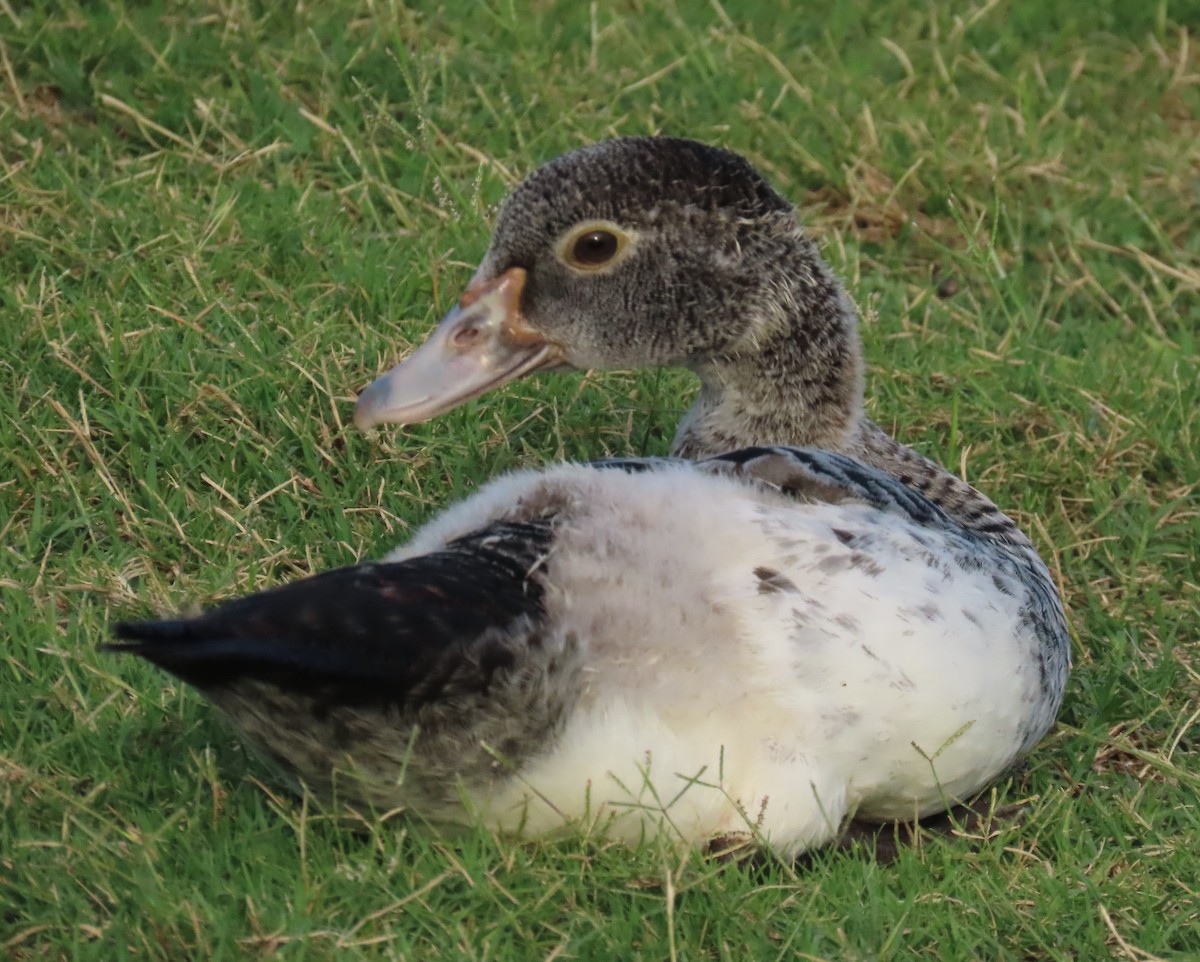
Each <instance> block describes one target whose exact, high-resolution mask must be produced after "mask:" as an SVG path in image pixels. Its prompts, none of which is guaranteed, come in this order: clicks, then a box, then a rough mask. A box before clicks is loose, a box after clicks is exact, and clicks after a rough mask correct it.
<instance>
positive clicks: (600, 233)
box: [571, 230, 621, 267]
mask: <svg viewBox="0 0 1200 962" xmlns="http://www.w3.org/2000/svg"><path fill="white" fill-rule="evenodd" d="M620 246H621V243H620V241H619V240H617V235H616V234H614V233H613V232H612V231H609V230H590V231H588V232H587V233H586V234H582V235H580V236H579V237H578V238H577V239H576V241H575V243H574V244H572V245H571V260H572V261H574V262H575V263H576V264H578V265H579V266H580V267H599V266H600V265H601V264H606V263H608V262H609V261H610V260H612V259H613V257H614V256H615V255H616V253H617V249H618V248H619V247H620Z"/></svg>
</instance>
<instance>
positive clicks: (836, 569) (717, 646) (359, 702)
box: [106, 137, 1070, 858]
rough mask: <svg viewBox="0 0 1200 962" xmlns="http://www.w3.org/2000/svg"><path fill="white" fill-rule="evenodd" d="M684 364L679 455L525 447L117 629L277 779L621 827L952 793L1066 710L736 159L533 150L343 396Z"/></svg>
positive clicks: (484, 821) (1022, 624) (1006, 594)
mask: <svg viewBox="0 0 1200 962" xmlns="http://www.w3.org/2000/svg"><path fill="white" fill-rule="evenodd" d="M654 365H682V366H685V367H689V368H690V369H692V370H693V371H695V372H696V373H697V374H698V375H699V378H700V382H701V389H700V395H699V398H698V400H697V402H696V404H695V406H694V407H693V408H692V410H691V411H690V412H689V413H688V414H687V415H686V416H685V418H684V420H683V422H682V424H681V426H680V429H679V432H678V435H677V437H676V439H675V443H674V450H673V453H672V456H669V457H640V458H610V459H605V460H602V461H597V462H591V463H583V464H571V463H568V464H559V465H554V466H549V467H544V468H540V469H526V470H523V471H518V472H515V473H513V474H509V475H506V476H502V477H500V478H497V479H495V480H493V481H491V482H489V483H487V484H485V485H483V486H482V487H481V488H480V489H479V490H478V491H477V492H476V493H475V494H473V495H472V496H471V497H469V498H467V499H466V500H464V501H462V502H460V503H458V504H455V505H453V506H451V507H449V508H448V509H446V510H445V511H443V512H442V513H441V514H440V515H439V516H438V517H436V518H435V519H434V520H432V521H431V522H429V523H428V524H426V525H425V526H424V527H423V528H422V529H420V530H419V531H418V532H417V533H416V535H414V537H413V538H412V539H411V541H409V543H408V544H406V545H404V546H402V547H400V548H398V549H396V550H395V551H393V552H392V553H390V554H388V555H386V556H385V557H384V558H383V559H382V560H380V561H378V562H370V563H364V564H359V565H353V566H349V567H346V568H341V569H335V570H333V571H330V572H325V573H322V574H318V575H314V576H311V577H308V578H305V579H301V580H299V581H296V582H293V583H291V584H287V585H283V586H281V587H277V588H273V589H270V590H268V591H265V592H260V593H258V594H254V595H250V596H248V597H244V598H240V599H237V600H234V601H231V602H227V603H225V604H223V605H220V606H218V607H216V608H215V609H213V610H211V611H208V612H206V613H203V614H201V615H198V616H195V617H192V618H170V617H168V618H164V619H158V620H150V621H139V622H121V623H118V624H117V625H115V628H114V631H115V634H116V637H117V639H118V640H117V641H116V642H115V643H111V644H109V645H107V646H106V648H107V650H112V651H117V652H123V653H128V654H134V655H137V656H140V657H142V658H144V659H146V660H148V661H150V662H151V663H153V664H155V665H157V666H158V667H160V668H162V669H164V670H165V671H167V672H169V673H171V674H173V675H175V676H176V677H178V678H180V679H181V680H182V681H184V682H185V683H187V684H189V685H191V686H193V687H195V688H197V689H198V690H199V691H200V692H201V693H202V694H203V695H204V696H205V697H206V698H207V699H209V700H210V701H211V702H212V703H213V704H214V705H216V706H217V708H218V709H219V710H221V711H222V712H223V713H224V714H225V715H226V716H227V717H228V718H229V719H230V721H231V722H232V724H233V726H234V727H235V728H236V729H237V730H239V731H240V732H241V734H242V735H243V736H244V737H245V739H246V740H247V741H248V742H249V743H250V744H251V745H252V746H253V747H254V748H256V749H257V750H258V751H259V752H260V753H261V754H262V755H263V756H264V757H265V758H266V759H267V760H268V761H269V762H271V763H273V764H274V765H275V766H276V768H277V769H278V770H279V771H280V772H281V773H282V774H283V775H284V776H285V777H287V778H288V779H290V780H291V781H292V782H293V783H295V784H296V785H297V786H301V787H303V788H305V789H308V790H311V791H312V792H313V793H314V794H315V795H316V796H318V797H321V798H325V799H337V800H339V801H349V802H351V803H358V804H363V805H367V806H371V807H373V808H379V809H384V810H392V809H397V808H403V809H406V810H408V811H409V812H411V813H413V814H415V815H417V816H419V817H421V818H422V819H424V820H425V821H427V822H428V823H429V824H431V825H433V826H435V827H454V826H464V825H482V826H484V827H486V828H489V829H492V830H495V831H499V832H503V833H507V834H515V835H520V836H523V837H540V836H550V835H554V834H557V833H560V832H562V831H565V830H570V829H571V828H572V827H576V828H578V827H580V826H582V827H583V828H585V829H586V830H588V831H590V830H592V829H596V830H599V831H603V832H604V833H605V834H606V835H609V836H611V837H615V838H617V839H619V840H622V841H625V842H628V843H630V844H637V843H639V842H640V841H642V840H645V839H646V838H647V837H661V838H665V839H668V840H670V841H672V842H676V843H679V844H683V845H691V846H698V847H702V846H706V845H708V844H710V843H712V842H713V841H714V840H718V839H720V840H726V839H730V838H734V839H738V838H744V839H752V840H754V841H755V842H756V843H761V844H763V845H765V846H766V847H767V848H768V849H770V850H772V851H774V852H776V853H778V854H779V855H780V856H782V857H787V858H794V857H796V856H797V855H799V854H800V853H803V852H805V851H807V850H810V849H812V848H815V847H817V846H821V845H824V844H825V843H827V842H829V841H831V840H835V839H837V838H838V837H839V835H840V834H841V833H842V832H843V831H844V830H845V827H846V826H847V825H848V824H849V823H850V822H851V821H852V820H858V821H863V820H866V821H876V822H887V821H892V820H896V819H912V818H918V817H921V816H923V815H927V814H930V813H934V812H938V811H944V810H945V808H946V807H947V805H949V804H953V803H955V802H957V801H962V800H966V799H970V798H972V797H973V796H975V795H976V794H978V793H979V792H980V791H981V790H982V789H984V788H986V787H987V786H988V785H990V784H992V783H993V782H995V781H996V780H997V779H998V778H1000V777H1001V776H1002V775H1003V774H1004V773H1005V772H1007V771H1008V770H1010V769H1011V767H1012V766H1013V765H1014V764H1015V763H1017V762H1018V761H1019V760H1020V759H1021V758H1023V757H1024V756H1025V755H1026V754H1027V753H1028V752H1029V751H1030V750H1032V748H1033V747H1034V746H1035V745H1037V744H1038V742H1039V741H1040V740H1041V739H1042V738H1043V736H1044V735H1045V734H1046V732H1047V731H1049V729H1050V728H1051V726H1052V725H1053V723H1054V720H1055V717H1056V715H1057V712H1058V708H1059V706H1060V704H1061V701H1062V696H1063V692H1064V689H1065V685H1066V680H1067V676H1068V671H1069V663H1070V658H1069V640H1068V634H1067V629H1066V621H1065V616H1064V613H1063V608H1062V604H1061V600H1060V598H1059V596H1058V593H1057V591H1056V590H1055V587H1054V583H1053V580H1052V579H1051V577H1050V575H1049V572H1048V570H1047V568H1046V566H1045V564H1044V562H1043V561H1042V560H1041V558H1040V557H1039V556H1038V554H1037V552H1036V550H1035V549H1034V548H1033V546H1032V544H1031V542H1030V541H1029V539H1028V538H1027V537H1025V535H1024V534H1023V533H1022V532H1021V531H1020V530H1019V528H1017V526H1016V525H1015V524H1014V523H1013V522H1012V521H1011V519H1009V518H1008V517H1007V516H1006V515H1004V514H1003V513H1002V512H1001V511H1000V510H999V509H998V508H997V507H996V506H995V505H994V504H992V502H990V501H989V500H988V499H987V498H986V497H985V496H983V495H982V494H980V493H979V492H977V491H976V490H975V489H974V488H972V487H970V486H969V485H967V484H966V483H965V482H963V481H961V480H960V479H958V478H956V477H954V476H953V475H951V474H950V473H949V472H947V471H945V469H943V468H941V467H940V466H938V465H936V464H935V463H934V462H932V461H929V460H927V459H925V458H923V457H922V456H921V455H919V454H917V453H916V452H914V451H912V450H911V449H908V448H906V447H904V446H903V445H901V444H900V443H899V442H897V441H895V440H894V439H892V438H891V437H890V436H888V435H887V434H885V433H884V432H883V431H882V430H881V429H880V428H878V426H876V425H874V424H872V423H871V422H870V421H868V420H867V419H866V418H865V417H864V416H863V413H862V392H863V371H862V359H861V348H860V346H859V343H858V339H857V328H856V317H855V314H854V311H853V308H852V306H851V304H850V301H849V299H848V298H847V296H846V295H845V293H844V291H843V289H842V288H841V286H840V284H839V282H838V281H837V279H836V277H835V276H834V274H833V273H832V271H831V270H830V269H829V268H828V267H827V266H826V265H825V264H824V262H823V261H822V260H821V258H820V257H819V254H818V252H817V250H816V248H815V246H814V245H813V244H812V242H811V241H810V240H809V239H808V238H807V236H806V235H805V234H804V232H803V230H802V228H801V227H800V226H799V222H798V218H797V216H796V212H795V210H794V208H793V207H792V206H791V205H790V204H788V203H787V202H786V201H785V200H784V199H783V198H782V197H781V196H780V195H779V194H777V193H776V192H775V191H774V190H773V189H772V188H771V187H770V186H769V185H768V184H767V183H766V181H765V179H764V178H762V177H761V175H759V174H758V172H757V171H756V170H755V169H754V168H753V167H752V166H751V165H750V164H749V163H748V162H747V161H745V160H744V159H743V158H741V157H739V156H738V155H737V154H734V153H732V152H730V151H726V150H723V149H721V148H716V147H710V146H708V145H703V144H699V143H696V142H693V141H685V140H677V139H672V138H663V137H656V138H622V139H618V140H612V141H606V142H602V143H600V144H597V145H592V146H589V147H584V148H581V149H579V150H576V151H573V152H571V153H568V154H566V155H564V156H562V157H560V158H558V159H556V160H553V161H551V162H550V163H548V164H546V165H544V166H543V167H541V168H538V169H537V170H536V171H535V172H534V173H533V174H531V175H530V176H529V177H528V178H527V179H526V180H525V181H523V182H522V183H521V184H520V185H519V186H518V187H517V188H516V189H515V190H514V192H513V193H512V195H511V196H510V198H509V199H508V201H507V202H506V203H505V205H504V206H503V208H502V209H501V213H500V215H499V218H498V222H497V226H496V230H495V233H494V235H493V238H492V243H491V245H490V247H489V249H488V251H487V253H486V254H485V256H484V258H483V260H482V262H481V263H480V265H479V268H478V270H477V271H476V272H475V274H474V276H473V278H472V279H471V280H470V281H469V283H468V284H467V287H466V290H465V292H464V293H463V295H462V297H461V298H460V300H459V302H458V304H457V305H456V306H455V307H454V308H453V309H452V310H451V311H450V313H449V314H448V315H447V316H446V317H445V318H444V319H443V321H442V322H441V323H440V324H439V325H438V327H437V328H436V329H435V331H434V333H433V334H432V335H431V337H430V338H429V340H428V341H426V343H425V344H423V345H422V346H421V347H419V348H418V349H417V350H416V351H415V352H414V353H413V354H412V355H411V356H410V357H409V358H408V359H406V360H404V361H403V362H401V364H400V365H399V366H397V367H396V368H394V369H392V370H391V371H389V372H387V373H385V374H384V375H382V376H381V377H380V378H379V379H377V380H376V381H375V382H373V383H372V385H370V386H369V387H368V388H367V389H366V390H365V391H364V392H363V393H362V395H361V396H360V398H359V400H358V403H357V407H356V413H355V423H356V424H357V425H358V426H359V427H360V428H364V429H368V428H373V427H375V426H377V425H380V424H384V423H410V422H413V421H417V420H424V419H428V418H431V417H434V416H436V415H437V414H439V413H441V412H443V411H446V410H449V409H450V408H453V407H455V406H457V405H459V404H462V403H465V402H466V401H468V400H470V399H472V398H474V397H478V396H479V395H481V394H484V393H486V392H487V391H489V390H492V389H494V388H497V387H499V386H500V385H502V384H504V383H507V382H509V381H512V380H514V379H516V378H519V377H523V376H526V375H529V374H532V373H534V372H536V371H540V370H547V369H551V368H564V367H568V368H579V369H587V368H606V367H630V366H654Z"/></svg>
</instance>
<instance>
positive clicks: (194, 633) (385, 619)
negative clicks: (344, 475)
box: [104, 521, 553, 703]
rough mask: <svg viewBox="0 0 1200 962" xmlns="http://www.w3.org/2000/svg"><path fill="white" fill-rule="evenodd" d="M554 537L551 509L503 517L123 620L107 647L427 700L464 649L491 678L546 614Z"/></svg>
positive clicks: (301, 685)
mask: <svg viewBox="0 0 1200 962" xmlns="http://www.w3.org/2000/svg"><path fill="white" fill-rule="evenodd" d="M552 537H553V531H552V526H551V523H550V522H549V521H538V522H503V523H497V524H492V525H489V526H488V527H487V528H484V529H481V530H479V531H477V532H474V533H473V534H471V535H468V536H466V537H464V538H460V539H458V540H456V541H453V542H450V543H449V544H447V545H446V547H445V548H444V549H442V550H441V551H437V552H433V553H431V554H427V555H423V556H421V557H418V558H412V559H409V560H407V561H401V562H395V563H386V564H385V563H380V564H362V565H354V566H352V567H347V568H339V569H336V570H334V571H328V572H325V573H324V574H319V575H315V576H313V577H311V578H304V579H302V580H300V581H296V582H293V583H291V584H288V585H284V586H282V587H279V588H274V589H271V590H269V591H264V592H261V593H259V594H255V595H250V596H248V597H245V598H239V599H237V600H236V601H231V602H229V603H227V604H224V605H221V606H220V607H218V608H215V609H213V610H212V611H209V612H206V613H204V614H202V615H200V616H198V617H195V618H187V619H169V620H165V621H142V622H122V623H120V624H117V625H115V626H114V629H113V630H114V633H115V634H116V636H117V637H118V638H120V639H121V640H122V642H123V643H120V644H111V645H105V646H104V649H105V650H108V651H118V652H128V653H132V654H136V655H140V656H142V657H143V658H145V659H147V660H148V661H150V662H153V663H154V664H156V665H158V666H159V667H160V668H163V669H165V670H166V671H168V672H170V673H171V674H173V675H176V676H178V677H179V678H181V679H183V680H184V681H186V682H188V683H189V684H192V685H195V686H196V687H197V688H200V689H201V690H212V689H217V688H221V687H225V686H230V685H233V684H235V683H237V682H238V681H241V680H244V679H253V680H258V681H265V682H270V683H273V684H275V685H278V686H279V687H280V688H283V689H285V690H288V691H293V692H308V693H311V694H315V695H322V696H327V697H333V698H336V699H337V700H338V701H339V702H341V703H347V702H350V703H352V702H359V701H371V702H378V701H395V702H405V701H411V700H413V699H416V700H425V699H426V698H429V697H433V696H434V695H435V694H436V692H437V691H438V690H440V688H441V687H442V686H443V685H444V684H445V683H446V682H447V681H448V680H449V678H450V677H451V676H452V675H454V674H455V673H456V672H458V671H459V668H460V666H461V664H462V662H463V660H464V658H465V657H469V658H470V660H471V661H472V663H473V664H475V665H476V666H477V667H478V668H479V669H480V671H479V672H478V673H477V675H478V682H479V684H481V685H486V683H487V678H486V675H487V674H488V673H490V671H492V670H495V668H497V667H502V666H503V664H504V663H505V660H506V658H507V657H508V656H507V654H506V652H507V649H506V646H505V645H504V644H503V642H504V641H505V640H507V639H508V638H509V637H511V635H512V633H513V632H514V631H517V630H519V629H520V628H521V627H522V626H525V625H529V624H531V623H532V622H535V621H536V620H537V619H538V618H540V616H541V615H542V614H543V608H542V599H543V588H542V582H541V577H540V575H539V574H537V573H536V569H537V568H538V567H539V564H540V562H541V561H542V559H544V557H545V556H546V554H547V552H548V551H549V548H550V544H551V541H552ZM489 644H491V645H492V646H493V647H494V648H495V649H496V650H495V651H489V650H488V646H489Z"/></svg>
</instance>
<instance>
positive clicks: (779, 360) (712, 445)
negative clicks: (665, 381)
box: [672, 264, 1030, 547]
mask: <svg viewBox="0 0 1200 962" xmlns="http://www.w3.org/2000/svg"><path fill="white" fill-rule="evenodd" d="M820 266H821V267H822V268H823V271H822V272H821V275H820V276H819V278H818V280H819V281H820V283H819V284H818V285H817V286H818V287H820V288H823V289H822V290H821V291H820V293H822V294H823V295H824V297H823V298H820V299H819V300H817V301H816V304H815V306H812V307H809V308H808V310H807V313H800V311H799V309H798V307H797V305H801V304H808V305H813V304H814V299H813V296H812V295H813V289H812V288H813V286H814V285H813V283H812V281H813V279H812V278H811V276H810V277H809V278H807V279H806V284H807V287H808V289H807V290H805V291H785V292H784V293H783V295H782V296H778V297H777V298H776V299H775V301H774V302H773V303H772V304H770V305H766V306H760V307H759V308H758V309H759V311H760V312H761V313H762V315H763V317H764V318H765V319H764V320H763V321H762V322H761V323H759V324H758V325H757V326H756V327H755V329H754V334H753V335H752V336H751V337H750V338H747V343H746V344H745V345H744V346H742V347H741V348H740V349H739V350H737V351H736V352H733V353H731V354H730V356H728V357H722V358H714V359H711V360H709V361H707V362H705V363H703V364H697V365H694V366H693V370H694V371H695V372H696V374H697V375H698V376H699V377H700V381H701V388H700V395H699V397H698V398H697V400H696V403H695V404H694V405H693V407H692V408H691V410H689V411H688V412H687V414H686V415H685V416H684V418H683V421H682V423H681V424H680V425H679V430H678V432H677V434H676V436H675V442H674V444H673V446H672V453H673V454H675V455H677V456H679V457H685V458H690V459H693V460H695V459H699V458H704V457H711V456H713V455H717V454H723V453H725V452H728V451H731V450H734V449H736V448H740V447H748V446H751V445H761V444H787V445H795V446H799V447H813V448H822V449H825V450H830V451H838V452H841V453H843V454H848V455H850V456H851V457H855V458H858V459H859V460H860V461H863V462H864V463H866V464H869V465H871V466H872V467H876V468H879V469H881V470H883V471H887V472H888V473H889V474H891V475H893V476H894V477H896V478H898V479H899V480H900V481H901V482H903V483H904V484H906V485H907V486H909V487H910V488H913V489H914V490H916V491H919V492H920V493H921V494H923V495H925V496H926V497H927V498H929V499H930V500H932V501H933V502H935V503H936V504H937V505H938V506H939V507H941V508H942V510H944V511H945V512H946V513H947V514H948V515H950V516H951V517H952V518H954V519H955V520H956V521H958V522H959V523H960V524H962V525H963V526H964V527H965V528H969V529H971V530H972V531H975V532H978V533H979V534H982V535H984V536H986V537H988V538H991V539H993V540H995V541H999V542H1004V543H1007V544H1012V545H1017V546H1021V547H1024V546H1028V545H1029V544H1030V542H1029V539H1028V538H1027V537H1026V536H1025V535H1024V533H1022V532H1021V530H1020V529H1019V528H1018V527H1017V526H1016V524H1015V523H1014V522H1013V520H1012V519H1011V518H1009V517H1008V516H1007V515H1006V514H1004V513H1003V512H1002V511H1001V510H1000V509H999V508H998V507H996V505H995V504H994V503H993V502H992V501H990V500H989V499H988V498H986V497H985V496H984V495H983V494H981V493H980V492H979V491H977V490H976V489H975V488H973V487H972V486H971V485H969V484H967V483H966V482H965V481H962V480H961V479H959V478H957V477H955V476H954V475H953V474H951V473H950V472H949V471H947V470H946V469H945V468H943V467H942V466H941V465H939V464H936V463H935V462H933V461H931V460H929V459H928V458H926V457H924V456H923V455H921V454H918V453H917V452H916V451H914V450H912V449H911V448H909V447H906V446H905V445H903V444H901V443H900V442H899V441H897V440H896V439H895V438H893V437H892V436H891V435H890V434H888V433H887V432H886V431H884V430H883V429H882V428H880V427H879V426H878V425H877V424H875V423H874V422H872V421H871V420H869V419H868V418H866V417H865V416H864V415H863V413H862V397H863V386H862V351H861V347H860V344H859V339H858V331H857V319H856V316H855V314H854V309H853V307H852V306H851V305H850V303H849V302H848V300H847V299H846V298H845V296H844V295H843V294H842V292H841V289H840V287H839V286H837V284H836V282H835V281H833V280H832V274H831V273H828V274H825V272H826V271H828V268H825V267H824V265H823V264H820ZM800 295H803V296H800ZM788 308H790V310H788Z"/></svg>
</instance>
